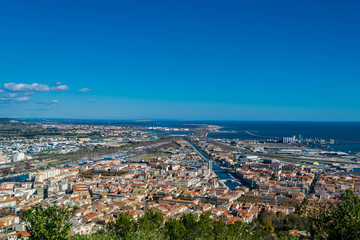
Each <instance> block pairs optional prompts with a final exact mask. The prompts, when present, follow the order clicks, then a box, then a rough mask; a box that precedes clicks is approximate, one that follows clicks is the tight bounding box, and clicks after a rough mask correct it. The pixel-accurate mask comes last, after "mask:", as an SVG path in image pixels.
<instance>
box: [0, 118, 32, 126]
mask: <svg viewBox="0 0 360 240" xmlns="http://www.w3.org/2000/svg"><path fill="white" fill-rule="evenodd" d="M0 124H1V125H24V124H26V123H25V122H24V121H19V120H17V119H14V118H0Z"/></svg>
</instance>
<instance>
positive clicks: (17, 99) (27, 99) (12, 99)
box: [0, 97, 31, 102]
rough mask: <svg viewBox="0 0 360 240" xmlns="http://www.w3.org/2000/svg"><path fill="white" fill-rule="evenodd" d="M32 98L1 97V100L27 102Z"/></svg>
mask: <svg viewBox="0 0 360 240" xmlns="http://www.w3.org/2000/svg"><path fill="white" fill-rule="evenodd" d="M30 100H31V98H29V97H14V98H12V97H2V98H0V101H5V102H27V101H30Z"/></svg>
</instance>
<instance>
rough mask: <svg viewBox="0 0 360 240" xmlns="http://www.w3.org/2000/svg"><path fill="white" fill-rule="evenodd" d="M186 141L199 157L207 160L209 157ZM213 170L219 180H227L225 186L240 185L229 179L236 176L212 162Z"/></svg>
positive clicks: (233, 186) (234, 186)
mask: <svg viewBox="0 0 360 240" xmlns="http://www.w3.org/2000/svg"><path fill="white" fill-rule="evenodd" d="M187 142H188V143H189V144H190V145H191V146H192V147H193V148H194V150H195V151H196V152H198V153H199V154H200V155H201V157H202V158H203V159H204V160H205V161H207V162H208V161H209V159H208V158H207V157H206V156H205V155H204V154H202V152H200V151H199V150H198V149H197V148H196V147H195V146H194V145H193V144H192V143H191V142H189V141H187ZM213 171H214V173H215V174H216V176H217V177H219V178H220V180H227V181H225V185H226V186H227V187H229V188H230V189H232V190H234V189H235V188H236V187H238V186H242V185H241V184H240V183H238V182H233V181H231V180H232V179H236V178H234V177H233V176H231V173H228V172H226V170H224V169H222V168H221V167H220V166H219V165H217V164H213Z"/></svg>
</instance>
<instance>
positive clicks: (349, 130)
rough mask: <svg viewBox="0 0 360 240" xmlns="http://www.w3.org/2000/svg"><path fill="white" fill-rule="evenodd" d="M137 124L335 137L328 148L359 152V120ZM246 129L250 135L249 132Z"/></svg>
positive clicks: (229, 135)
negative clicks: (212, 127) (214, 126)
mask: <svg viewBox="0 0 360 240" xmlns="http://www.w3.org/2000/svg"><path fill="white" fill-rule="evenodd" d="M138 124H139V123H138ZM135 125H137V124H135ZM139 125H141V126H165V127H173V128H189V129H190V130H191V129H194V128H199V127H204V126H206V125H216V126H219V127H221V128H220V129H219V131H221V132H218V133H216V132H212V133H209V134H208V137H210V138H225V139H254V140H264V139H271V138H273V139H274V138H275V139H281V138H282V137H293V136H296V138H302V139H306V138H311V139H324V140H326V141H330V139H334V141H335V144H331V145H329V150H333V151H341V152H347V153H348V152H350V153H359V152H360V122H294V121H292V122H285V121H146V122H141V123H140V124H139ZM249 132H250V133H252V134H253V135H250V134H249ZM254 135H256V136H254Z"/></svg>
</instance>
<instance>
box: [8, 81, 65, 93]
mask: <svg viewBox="0 0 360 240" xmlns="http://www.w3.org/2000/svg"><path fill="white" fill-rule="evenodd" d="M56 84H57V85H58V86H56V87H49V86H48V85H46V84H40V83H33V84H24V83H5V84H4V86H3V88H4V89H5V90H8V91H12V92H28V93H29V94H30V93H35V92H48V91H56V92H64V91H68V90H69V89H70V88H69V87H68V86H66V85H61V82H57V83H56ZM2 91H3V90H2Z"/></svg>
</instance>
